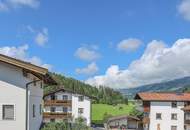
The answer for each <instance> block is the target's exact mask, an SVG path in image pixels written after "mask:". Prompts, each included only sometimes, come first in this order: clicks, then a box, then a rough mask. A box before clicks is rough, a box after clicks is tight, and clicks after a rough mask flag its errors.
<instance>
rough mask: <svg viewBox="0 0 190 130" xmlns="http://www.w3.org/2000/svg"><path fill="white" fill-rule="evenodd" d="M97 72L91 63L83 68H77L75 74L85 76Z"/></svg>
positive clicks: (95, 66)
mask: <svg viewBox="0 0 190 130" xmlns="http://www.w3.org/2000/svg"><path fill="white" fill-rule="evenodd" d="M97 71H98V66H97V65H96V63H94V62H92V63H91V64H89V65H88V66H87V67H85V68H77V69H76V73H78V74H85V75H93V74H95V73H96V72H97Z"/></svg>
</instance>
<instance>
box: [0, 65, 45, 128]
mask: <svg viewBox="0 0 190 130" xmlns="http://www.w3.org/2000/svg"><path fill="white" fill-rule="evenodd" d="M34 78H36V77H35V76H33V75H32V74H30V75H29V76H28V77H24V76H23V70H22V69H21V68H19V67H15V66H13V65H9V64H6V63H4V62H0V130H26V128H25V126H26V125H25V123H26V84H27V83H28V82H31V81H33V80H34ZM40 86H41V84H39V83H38V84H36V86H34V85H33V84H32V85H30V89H29V104H30V105H29V111H30V112H29V121H28V124H29V130H39V127H40V125H41V121H42V115H41V114H40V112H39V111H40V110H39V106H40V104H41V103H42V96H43V90H42V88H41V87H40ZM33 104H34V105H35V111H36V113H35V117H33V116H32V115H33V113H32V108H33ZM5 105H14V119H10V120H7V119H6V120H5V119H4V118H3V108H2V107H3V106H5Z"/></svg>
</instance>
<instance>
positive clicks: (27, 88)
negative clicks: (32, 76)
mask: <svg viewBox="0 0 190 130" xmlns="http://www.w3.org/2000/svg"><path fill="white" fill-rule="evenodd" d="M39 81H41V80H34V81H31V82H29V83H27V84H26V124H25V125H26V130H28V117H29V115H28V90H29V85H30V84H33V83H35V82H39Z"/></svg>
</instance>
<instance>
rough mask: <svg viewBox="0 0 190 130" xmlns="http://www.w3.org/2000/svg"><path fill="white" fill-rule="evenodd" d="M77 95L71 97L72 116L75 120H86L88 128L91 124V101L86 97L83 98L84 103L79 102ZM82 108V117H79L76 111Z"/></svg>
mask: <svg viewBox="0 0 190 130" xmlns="http://www.w3.org/2000/svg"><path fill="white" fill-rule="evenodd" d="M79 96H80V95H78V94H73V95H72V116H73V117H74V118H75V119H76V118H78V117H80V116H82V117H84V118H85V119H86V121H87V122H86V123H87V125H88V126H90V124H91V117H90V116H91V101H90V99H89V98H88V97H86V96H85V97H84V101H82V102H80V101H79ZM79 108H83V109H84V113H83V114H82V115H79V112H78V109H79Z"/></svg>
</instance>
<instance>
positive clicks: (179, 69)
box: [86, 39, 190, 88]
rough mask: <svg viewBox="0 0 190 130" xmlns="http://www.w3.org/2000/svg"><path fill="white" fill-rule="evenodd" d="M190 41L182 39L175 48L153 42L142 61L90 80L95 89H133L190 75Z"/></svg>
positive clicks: (109, 70)
mask: <svg viewBox="0 0 190 130" xmlns="http://www.w3.org/2000/svg"><path fill="white" fill-rule="evenodd" d="M189 59H190V39H179V40H177V41H176V42H175V43H174V44H173V45H172V46H171V47H168V46H167V45H166V44H165V43H164V42H162V41H157V40H153V41H152V42H150V43H149V44H148V45H147V48H146V49H145V51H144V54H143V55H142V56H141V57H140V59H138V60H135V61H133V62H132V63H131V64H130V65H129V67H128V68H126V69H124V70H121V69H120V68H119V66H118V65H111V66H110V67H109V68H108V69H107V71H106V73H105V74H104V75H99V76H95V77H92V78H89V79H88V80H86V83H89V84H92V85H108V86H110V87H113V88H129V87H136V86H139V85H144V84H150V83H155V82H162V81H167V80H171V79H175V78H180V77H184V76H189V75H190V67H189V66H190V60H189Z"/></svg>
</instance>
